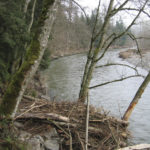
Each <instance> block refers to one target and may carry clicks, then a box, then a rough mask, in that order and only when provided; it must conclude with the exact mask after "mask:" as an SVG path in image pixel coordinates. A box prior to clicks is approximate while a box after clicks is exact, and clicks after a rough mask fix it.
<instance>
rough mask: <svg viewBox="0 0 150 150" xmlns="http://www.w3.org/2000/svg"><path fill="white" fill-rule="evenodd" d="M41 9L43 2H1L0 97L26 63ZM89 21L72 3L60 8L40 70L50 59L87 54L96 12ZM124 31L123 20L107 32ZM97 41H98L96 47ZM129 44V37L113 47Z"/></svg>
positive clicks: (123, 38) (46, 65) (110, 27)
mask: <svg viewBox="0 0 150 150" xmlns="http://www.w3.org/2000/svg"><path fill="white" fill-rule="evenodd" d="M27 2H28V3H27ZM34 3H35V4H34ZM34 5H35V6H34ZM34 7H35V8H34ZM41 9H42V1H40V0H37V1H30V0H29V1H25V0H13V1H11V0H8V1H5V0H1V1H0V70H1V71H0V94H1V96H2V95H3V93H4V91H5V88H6V87H7V85H8V83H9V81H10V80H11V78H12V76H13V74H14V73H15V72H16V71H17V70H18V69H19V67H20V66H21V64H22V62H23V61H24V56H25V53H26V50H27V48H28V45H29V43H30V41H31V39H32V37H33V35H34V30H35V29H36V25H37V20H38V19H37V18H38V17H39V14H40V12H41ZM8 10H9V11H8ZM87 17H88V19H87V18H85V16H84V15H83V14H82V13H81V11H80V10H79V8H78V7H77V6H76V5H75V4H74V3H73V2H72V1H65V2H62V3H61V4H59V9H58V12H57V17H56V21H55V24H54V28H53V31H52V33H51V36H50V39H49V40H50V43H49V44H48V48H47V50H46V52H45V55H44V56H43V60H42V62H41V67H40V68H41V69H45V68H47V67H48V65H49V59H50V55H51V56H52V57H56V56H63V55H65V54H72V53H80V52H84V51H87V50H88V47H89V40H90V37H91V34H92V28H93V25H94V22H95V19H96V9H95V10H93V11H92V13H91V14H90V15H88V16H87ZM102 23H103V20H102V16H101V15H100V16H99V22H98V24H97V28H98V27H100V26H101V25H102ZM124 28H125V25H124V23H123V21H122V20H121V19H120V20H118V21H116V22H114V21H113V22H110V24H109V31H108V32H109V33H110V32H112V31H115V32H116V33H117V32H121V31H123V30H124ZM98 40H99V39H97V41H95V46H96V44H97V42H98ZM126 43H127V37H126V36H123V37H121V38H120V39H119V40H118V41H116V42H115V43H114V46H125V44H126Z"/></svg>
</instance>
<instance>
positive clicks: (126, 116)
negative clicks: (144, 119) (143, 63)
mask: <svg viewBox="0 0 150 150" xmlns="http://www.w3.org/2000/svg"><path fill="white" fill-rule="evenodd" d="M149 82H150V72H149V73H148V75H147V76H146V78H145V80H144V81H143V83H142V84H141V86H140V87H139V89H138V91H137V92H136V94H135V96H134V98H133V100H132V102H131V103H130V105H129V107H128V109H127V110H126V112H125V114H124V116H123V118H122V119H123V120H125V121H127V120H128V119H129V117H130V115H131V113H132V111H133V109H134V108H135V106H136V104H137V103H138V101H139V100H140V98H141V96H142V94H143V93H144V90H145V89H146V87H147V85H148V83H149Z"/></svg>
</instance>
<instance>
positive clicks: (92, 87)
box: [89, 74, 144, 89]
mask: <svg viewBox="0 0 150 150" xmlns="http://www.w3.org/2000/svg"><path fill="white" fill-rule="evenodd" d="M135 77H142V78H143V77H144V76H143V75H139V74H138V75H132V76H128V77H125V78H121V79H117V80H113V81H108V82H105V83H101V84H98V85H95V86H91V87H89V89H94V88H97V87H100V86H104V85H107V84H110V83H114V82H119V81H123V80H126V79H129V78H135Z"/></svg>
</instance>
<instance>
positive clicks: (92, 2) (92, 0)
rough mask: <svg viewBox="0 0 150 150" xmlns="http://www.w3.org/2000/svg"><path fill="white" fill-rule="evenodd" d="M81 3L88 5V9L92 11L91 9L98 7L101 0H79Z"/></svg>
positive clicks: (84, 5)
mask: <svg viewBox="0 0 150 150" xmlns="http://www.w3.org/2000/svg"><path fill="white" fill-rule="evenodd" d="M77 1H78V3H79V4H80V5H82V6H83V7H87V8H88V9H86V11H88V13H90V11H91V10H93V9H94V8H96V7H97V5H98V1H99V0H77Z"/></svg>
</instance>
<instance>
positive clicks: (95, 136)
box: [0, 96, 129, 150]
mask: <svg viewBox="0 0 150 150" xmlns="http://www.w3.org/2000/svg"><path fill="white" fill-rule="evenodd" d="M85 118H86V105H84V104H80V103H77V102H67V101H62V102H55V101H47V100H44V99H37V98H33V97H31V96H24V98H23V100H22V102H21V104H20V106H19V111H18V113H17V115H16V118H15V122H18V123H19V124H21V125H19V130H21V131H23V130H24V131H25V132H28V133H29V134H32V135H33V136H35V135H40V136H41V137H42V138H43V139H44V137H43V135H44V132H48V130H50V129H51V128H55V129H56V132H57V134H58V135H59V149H60V150H70V148H71V147H72V149H73V150H83V149H84V148H85ZM127 126H128V122H125V121H122V120H118V119H116V118H114V117H110V116H107V113H105V112H104V111H103V110H97V109H95V108H94V107H92V106H90V118H89V142H88V149H89V150H113V149H116V148H120V147H124V146H127V137H128V135H129V133H128V131H127ZM0 141H2V140H0ZM0 144H1V142H0ZM42 150H43V149H42Z"/></svg>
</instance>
